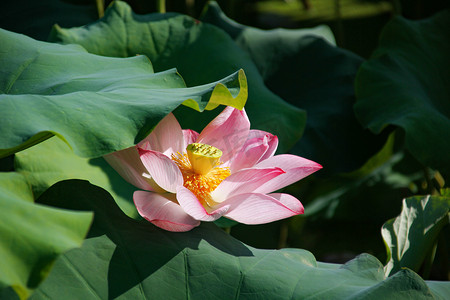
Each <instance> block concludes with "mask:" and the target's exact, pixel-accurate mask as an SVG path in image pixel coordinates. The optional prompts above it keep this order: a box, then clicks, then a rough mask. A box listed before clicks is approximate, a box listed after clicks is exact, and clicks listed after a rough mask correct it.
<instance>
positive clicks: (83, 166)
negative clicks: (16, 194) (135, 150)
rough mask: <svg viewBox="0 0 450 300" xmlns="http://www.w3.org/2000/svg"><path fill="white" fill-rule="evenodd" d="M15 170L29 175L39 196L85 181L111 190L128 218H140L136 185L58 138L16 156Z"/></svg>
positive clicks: (26, 175)
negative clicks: (59, 185)
mask: <svg viewBox="0 0 450 300" xmlns="http://www.w3.org/2000/svg"><path fill="white" fill-rule="evenodd" d="M14 167H15V170H16V171H17V172H19V173H21V174H23V175H24V176H25V178H26V180H27V182H28V184H29V185H30V186H31V188H32V191H33V194H34V196H35V197H39V196H40V195H41V194H42V193H43V192H44V191H45V190H46V189H48V188H49V187H50V186H52V185H53V184H55V183H57V182H58V181H61V180H65V179H75V178H76V179H85V180H89V181H90V182H91V183H92V184H95V185H98V186H101V187H102V188H104V189H105V190H107V191H108V192H109V193H110V194H111V195H112V196H113V198H114V200H115V201H116V203H117V205H118V206H119V207H120V209H122V211H123V212H124V213H125V214H126V215H128V216H130V217H132V218H137V217H138V213H137V210H136V208H135V206H134V204H133V192H134V191H136V190H137V188H136V187H135V186H133V185H131V184H129V183H128V182H126V181H125V180H124V179H123V178H122V177H121V176H120V175H119V174H118V173H117V172H116V171H115V170H114V169H113V168H112V167H111V166H110V165H109V164H108V163H107V162H106V161H105V160H104V159H103V157H98V158H84V157H80V156H78V155H76V154H75V153H73V151H72V149H70V147H69V146H68V145H67V144H66V143H64V142H63V141H62V140H60V139H58V138H56V137H52V138H50V139H48V140H46V141H44V142H42V143H40V144H38V145H35V146H33V147H31V148H29V149H25V150H24V151H20V152H18V153H16V155H15V162H14Z"/></svg>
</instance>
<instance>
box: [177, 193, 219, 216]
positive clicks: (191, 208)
mask: <svg viewBox="0 0 450 300" xmlns="http://www.w3.org/2000/svg"><path fill="white" fill-rule="evenodd" d="M177 200H178V203H180V205H181V207H182V208H183V209H184V211H185V212H186V213H188V214H189V215H190V216H191V217H193V218H194V219H196V220H200V221H207V222H212V221H215V220H217V219H218V218H220V217H221V216H222V215H223V214H225V213H226V212H227V211H228V206H227V205H223V206H221V207H220V208H219V209H216V210H211V211H209V212H208V211H207V210H206V209H205V207H203V205H202V204H201V203H200V201H199V200H198V199H197V197H196V196H195V195H194V194H193V193H192V192H191V191H190V190H188V189H187V188H185V187H184V186H179V187H178V188H177Z"/></svg>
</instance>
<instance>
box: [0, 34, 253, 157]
mask: <svg viewBox="0 0 450 300" xmlns="http://www.w3.org/2000/svg"><path fill="white" fill-rule="evenodd" d="M0 39H1V41H2V43H1V44H0V66H1V68H0V128H2V130H1V131H0V157H1V156H7V155H9V154H11V153H14V152H17V151H19V150H22V149H24V148H27V147H29V146H32V145H33V144H36V143H38V142H40V141H42V140H44V139H46V138H48V137H50V136H52V135H54V134H55V135H58V136H59V137H61V138H62V139H64V140H66V141H67V142H68V144H69V145H70V146H72V148H73V150H74V152H75V153H76V154H78V155H81V156H85V157H98V156H101V155H104V154H106V153H109V152H113V151H116V150H120V149H124V148H127V147H130V146H132V145H134V144H135V143H136V142H138V141H139V140H140V139H142V138H144V137H145V136H146V135H147V134H148V132H150V131H151V129H152V128H153V127H154V126H155V125H156V124H157V123H158V122H159V121H160V120H161V119H162V118H164V117H165V116H166V115H167V114H168V113H169V112H171V111H172V110H174V109H175V108H176V107H178V106H179V105H180V104H182V103H183V104H184V105H186V106H189V107H191V108H194V109H196V110H198V111H202V110H204V109H205V108H206V109H212V108H214V107H216V106H217V105H219V104H226V105H232V106H235V107H237V108H239V109H242V107H243V106H244V104H245V101H246V99H247V82H246V79H245V75H244V73H243V71H239V72H236V73H235V74H233V75H230V76H228V77H226V78H225V79H223V80H220V81H219V82H215V83H209V84H206V85H203V86H197V87H192V88H186V87H185V85H184V82H183V79H182V78H181V77H180V76H179V75H178V73H177V72H176V70H174V69H172V70H168V71H165V72H160V73H154V72H153V67H152V65H151V63H150V61H149V60H148V58H146V57H145V56H143V55H139V56H135V57H132V58H110V57H103V56H98V55H93V54H89V53H87V52H86V51H85V50H84V49H83V48H81V47H80V46H73V45H71V46H65V45H58V44H51V43H44V42H39V41H36V40H33V39H31V38H28V37H26V36H23V35H19V34H15V33H11V32H8V31H4V30H0Z"/></svg>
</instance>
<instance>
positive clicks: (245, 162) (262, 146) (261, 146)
mask: <svg viewBox="0 0 450 300" xmlns="http://www.w3.org/2000/svg"><path fill="white" fill-rule="evenodd" d="M277 147H278V138H277V137H276V136H275V135H273V134H271V133H268V132H265V131H261V130H250V132H249V135H248V138H247V140H246V141H245V143H244V145H243V146H242V148H241V151H239V152H238V153H237V154H236V155H235V156H234V157H233V160H232V161H231V164H230V170H231V172H236V171H238V170H240V169H244V168H251V167H253V166H254V165H255V164H257V163H258V162H260V161H261V160H264V159H267V158H269V157H272V156H273V155H274V153H275V151H276V150H277Z"/></svg>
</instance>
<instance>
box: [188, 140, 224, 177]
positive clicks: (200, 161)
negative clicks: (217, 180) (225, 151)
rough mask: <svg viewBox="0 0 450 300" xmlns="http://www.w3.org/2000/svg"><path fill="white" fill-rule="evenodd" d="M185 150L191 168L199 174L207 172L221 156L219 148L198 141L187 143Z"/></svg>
mask: <svg viewBox="0 0 450 300" xmlns="http://www.w3.org/2000/svg"><path fill="white" fill-rule="evenodd" d="M186 152H187V155H188V158H189V161H190V162H191V165H192V169H193V170H194V172H195V173H197V174H201V175H206V174H208V173H209V171H211V170H212V169H213V168H214V167H215V166H216V165H217V163H218V162H219V159H220V157H221V156H222V151H221V150H220V149H217V148H216V147H213V146H210V145H206V144H200V143H193V144H189V145H188V146H187V148H186Z"/></svg>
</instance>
